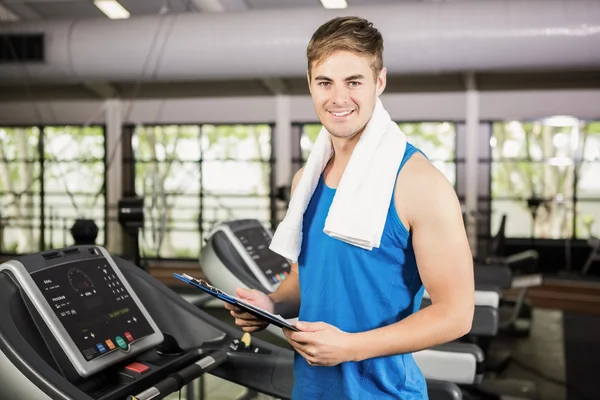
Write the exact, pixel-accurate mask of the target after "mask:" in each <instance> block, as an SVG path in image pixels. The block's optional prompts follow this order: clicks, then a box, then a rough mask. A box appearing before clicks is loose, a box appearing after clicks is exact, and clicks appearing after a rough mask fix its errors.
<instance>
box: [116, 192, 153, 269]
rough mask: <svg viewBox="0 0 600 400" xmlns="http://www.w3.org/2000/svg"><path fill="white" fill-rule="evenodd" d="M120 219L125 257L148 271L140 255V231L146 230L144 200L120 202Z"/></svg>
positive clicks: (132, 198) (130, 198) (133, 198)
mask: <svg viewBox="0 0 600 400" xmlns="http://www.w3.org/2000/svg"><path fill="white" fill-rule="evenodd" d="M117 207H118V219H119V224H120V225H121V227H122V228H123V231H124V233H125V237H124V238H123V239H124V240H123V257H124V258H125V259H127V260H130V261H131V262H133V263H134V264H135V265H138V266H140V267H141V268H142V269H143V270H144V271H148V264H147V262H146V261H145V260H142V258H141V255H140V238H139V234H140V230H142V229H144V198H143V197H124V198H122V199H121V200H119V202H118V205H117Z"/></svg>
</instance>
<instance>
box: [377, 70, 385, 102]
mask: <svg viewBox="0 0 600 400" xmlns="http://www.w3.org/2000/svg"><path fill="white" fill-rule="evenodd" d="M386 84H387V69H386V68H385V67H384V68H382V69H381V71H380V72H379V75H378V76H377V96H381V94H382V93H383V91H384V90H385V85H386Z"/></svg>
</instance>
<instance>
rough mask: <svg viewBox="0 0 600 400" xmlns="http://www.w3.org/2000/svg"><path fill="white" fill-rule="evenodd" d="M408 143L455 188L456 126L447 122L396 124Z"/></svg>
mask: <svg viewBox="0 0 600 400" xmlns="http://www.w3.org/2000/svg"><path fill="white" fill-rule="evenodd" d="M398 126H399V127H400V129H401V130H402V131H403V132H404V133H405V134H406V137H407V139H408V142H409V143H410V144H412V145H413V146H415V147H416V148H418V149H419V150H421V151H422V152H423V153H424V154H425V155H426V156H427V158H429V160H430V161H431V162H432V163H433V165H435V166H436V167H437V168H438V169H439V170H440V171H442V173H443V174H444V175H445V176H446V178H447V179H448V181H450V183H451V184H452V186H456V163H455V158H456V126H455V125H454V124H453V123H449V122H412V123H411V122H405V123H400V124H398Z"/></svg>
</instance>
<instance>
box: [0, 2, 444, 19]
mask: <svg viewBox="0 0 600 400" xmlns="http://www.w3.org/2000/svg"><path fill="white" fill-rule="evenodd" d="M398 1H405V2H410V1H420V0H347V3H348V5H350V6H353V5H366V4H369V5H378V4H390V3H398ZM431 1H434V0H431ZM119 3H121V5H123V7H125V8H126V9H127V10H128V11H129V13H130V14H131V15H132V16H134V17H135V16H141V15H153V14H159V13H161V12H173V13H182V12H235V11H244V10H255V9H259V10H260V9H263V10H264V9H273V8H280V9H281V8H290V9H291V8H299V7H322V5H321V3H320V1H319V0H119ZM79 18H107V17H106V16H105V15H104V14H103V13H102V12H101V11H100V10H99V9H98V8H96V6H94V1H93V0H0V21H2V20H17V21H18V20H51V19H79Z"/></svg>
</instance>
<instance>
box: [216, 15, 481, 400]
mask: <svg viewBox="0 0 600 400" xmlns="http://www.w3.org/2000/svg"><path fill="white" fill-rule="evenodd" d="M307 58H308V71H307V77H308V84H309V87H310V93H311V96H312V99H313V102H314V106H315V110H316V112H317V115H318V117H319V119H320V121H321V123H322V124H323V126H324V127H325V129H326V131H327V133H328V135H329V139H330V142H331V145H332V148H333V154H332V157H331V158H330V159H329V161H328V163H327V165H326V166H325V168H324V170H323V171H322V173H321V174H320V176H319V177H318V184H317V186H316V188H315V189H314V192H313V194H312V197H311V199H310V203H309V204H308V207H307V209H306V211H305V212H304V214H303V222H302V227H301V229H302V247H301V251H300V254H299V257H298V262H297V263H295V264H294V265H293V267H292V273H291V274H290V275H289V276H288V278H287V279H286V280H285V281H283V283H282V284H281V285H280V286H279V288H278V289H277V290H276V291H275V292H274V293H271V294H270V295H268V296H267V295H264V294H262V293H260V292H258V291H248V290H242V289H239V290H238V291H237V294H238V295H239V296H240V297H242V298H244V299H246V300H247V301H250V302H252V303H254V304H256V305H257V306H259V307H262V308H265V309H267V310H269V311H274V312H277V313H280V314H282V315H283V316H284V317H287V318H292V317H296V316H297V317H298V318H299V321H300V322H298V323H297V326H298V328H299V329H300V330H301V332H292V331H289V330H285V334H286V337H287V339H288V341H289V343H290V344H291V345H292V346H293V347H294V349H295V351H296V359H295V364H294V373H295V376H294V379H295V383H294V391H293V398H294V399H311V400H315V399H363V400H366V399H383V398H393V399H426V398H427V387H426V382H425V379H424V377H423V375H422V373H421V371H420V369H419V368H418V366H417V365H416V363H415V361H414V359H413V357H412V355H411V353H413V352H415V351H419V350H422V349H426V348H429V347H432V346H435V345H437V344H440V343H445V342H448V341H451V340H454V339H456V338H459V337H461V336H463V335H464V334H466V333H467V332H468V331H469V330H470V327H471V322H472V318H473V310H474V306H473V292H474V287H473V266H472V256H471V252H470V248H469V245H468V241H467V237H466V233H465V230H464V225H463V221H462V213H461V209H460V205H459V202H458V199H457V197H456V194H455V192H454V189H453V188H452V186H451V185H450V184H449V182H448V181H447V179H446V178H445V177H444V176H443V175H442V173H441V172H440V171H439V170H437V169H436V168H435V167H434V166H433V165H432V164H431V163H430V162H429V161H428V160H427V158H426V157H425V156H424V155H423V154H422V153H421V152H420V151H419V150H418V149H416V148H415V147H414V146H412V145H411V144H410V143H407V144H406V149H405V151H404V156H403V159H402V161H401V163H400V165H399V168H398V169H397V171H396V170H394V171H393V172H394V173H395V174H396V175H393V176H395V177H396V178H395V179H396V180H395V183H394V182H392V183H393V184H394V185H393V186H394V190H393V195H392V198H391V199H389V202H388V203H387V204H389V206H388V207H387V210H386V211H387V217H386V219H385V225H384V227H383V233H382V236H381V242H380V245H379V246H378V247H374V248H372V249H364V248H361V247H359V246H354V245H350V244H348V243H345V242H343V241H342V240H338V239H336V238H334V237H332V236H330V235H328V234H326V233H325V232H324V227H325V225H326V220H327V216H328V212H329V210H330V207H331V205H332V203H333V199H334V196H335V193H336V189H337V187H338V184H339V183H340V180H341V178H342V176H343V175H344V172H345V170H346V167H347V166H348V163H349V162H350V160H351V158H352V156H353V152H354V150H355V148H356V147H357V144H358V143H359V140H360V138H361V135H363V133H364V132H365V127H367V125H368V124H369V122H370V120H371V118H372V116H373V114H374V110H375V109H376V107H377V106H378V104H381V103H379V100H378V99H379V96H380V95H381V94H382V93H383V91H384V89H385V86H386V69H385V68H384V67H383V39H382V36H381V34H380V32H379V31H378V30H377V29H376V28H374V27H373V25H372V24H371V23H370V22H369V21H366V20H364V19H361V18H356V17H343V18H335V19H333V20H331V21H329V22H327V23H325V24H324V25H322V26H321V27H320V28H319V29H318V30H317V31H316V32H315V33H314V35H313V37H312V39H311V40H310V42H309V45H308V49H307ZM383 133H384V132H381V134H383ZM376 134H377V133H376ZM399 151H400V150H399ZM383 156H384V155H381V157H383ZM365 168H369V166H365ZM378 173H379V172H378ZM302 174H303V170H300V171H298V173H297V174H296V175H295V177H294V179H293V183H292V196H293V192H294V190H295V188H296V187H297V185H298V183H299V181H300V180H301V179H302ZM385 201H388V200H387V199H386V200H385ZM347 218H348V219H351V218H353V215H348V216H347ZM424 289H427V291H428V293H429V295H430V297H431V300H432V305H431V306H430V307H427V308H424V309H420V304H421V298H422V295H423V290H424ZM228 308H229V309H230V310H231V313H232V315H233V316H234V317H235V318H236V323H237V324H238V325H239V326H241V327H242V328H243V329H244V330H245V331H247V332H253V331H257V330H261V329H264V328H265V325H264V323H263V322H261V321H259V320H257V319H255V318H254V317H252V316H250V315H248V314H243V313H241V312H240V310H239V309H235V308H232V307H229V306H228Z"/></svg>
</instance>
